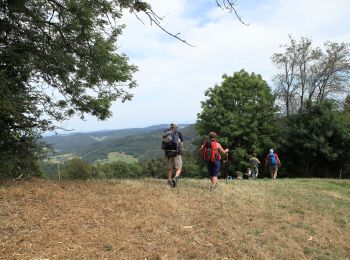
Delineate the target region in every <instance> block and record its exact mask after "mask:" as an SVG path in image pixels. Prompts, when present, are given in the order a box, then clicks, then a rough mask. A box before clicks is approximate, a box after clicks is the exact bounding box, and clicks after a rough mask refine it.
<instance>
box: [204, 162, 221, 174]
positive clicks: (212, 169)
mask: <svg viewBox="0 0 350 260" xmlns="http://www.w3.org/2000/svg"><path fill="white" fill-rule="evenodd" d="M207 166H208V172H209V175H210V177H215V176H216V177H218V176H219V174H220V160H216V161H215V162H208V163H207Z"/></svg>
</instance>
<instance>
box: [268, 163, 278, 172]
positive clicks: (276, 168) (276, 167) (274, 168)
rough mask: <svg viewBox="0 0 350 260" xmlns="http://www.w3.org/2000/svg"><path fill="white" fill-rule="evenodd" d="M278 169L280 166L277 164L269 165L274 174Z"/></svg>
mask: <svg viewBox="0 0 350 260" xmlns="http://www.w3.org/2000/svg"><path fill="white" fill-rule="evenodd" d="M277 171H278V166H277V165H269V172H270V174H274V172H277Z"/></svg>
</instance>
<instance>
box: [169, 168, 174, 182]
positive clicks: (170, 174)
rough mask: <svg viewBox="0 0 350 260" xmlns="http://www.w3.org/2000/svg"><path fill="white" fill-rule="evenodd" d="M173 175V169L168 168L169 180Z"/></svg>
mask: <svg viewBox="0 0 350 260" xmlns="http://www.w3.org/2000/svg"><path fill="white" fill-rule="evenodd" d="M172 175H173V170H172V169H168V180H171V176H172Z"/></svg>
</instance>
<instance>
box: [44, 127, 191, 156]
mask: <svg viewBox="0 0 350 260" xmlns="http://www.w3.org/2000/svg"><path fill="white" fill-rule="evenodd" d="M166 127H168V124H162V125H154V126H149V127H145V128H130V129H120V130H110V131H98V132H89V133H72V134H67V135H56V136H48V137H45V138H44V141H45V142H46V143H47V144H50V145H51V146H52V147H53V148H54V149H55V151H56V152H57V153H73V154H75V155H76V156H79V157H81V158H82V159H83V160H85V161H87V162H89V163H91V162H94V161H96V160H101V159H106V158H107V156H108V153H110V152H123V153H125V154H129V155H133V156H134V157H137V158H139V159H141V160H147V159H153V158H157V157H159V156H162V155H163V151H162V150H161V136H162V133H163V130H164V129H165V128H166ZM179 127H180V131H182V132H183V134H184V138H185V143H186V146H187V147H189V146H191V144H190V143H191V141H193V140H194V139H195V138H196V132H195V128H194V125H189V124H180V125H179Z"/></svg>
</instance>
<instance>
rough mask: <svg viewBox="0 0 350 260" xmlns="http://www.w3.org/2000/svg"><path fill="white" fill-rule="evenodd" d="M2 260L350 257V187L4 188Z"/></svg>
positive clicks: (0, 193)
mask: <svg viewBox="0 0 350 260" xmlns="http://www.w3.org/2000/svg"><path fill="white" fill-rule="evenodd" d="M0 259H37V260H38V259H350V181H349V180H329V179H328V180H320V179H296V180H291V179H277V180H276V181H271V180H254V181H253V180H233V181H229V183H228V184H225V182H224V181H222V182H221V183H220V185H219V188H218V191H217V192H216V193H211V192H209V181H208V180H192V179H188V180H187V179H181V180H180V181H179V185H178V187H177V188H175V189H173V188H170V187H168V186H167V185H166V181H165V180H151V179H146V180H122V181H86V182H78V181H61V182H58V181H48V180H41V179H33V180H29V181H18V182H5V183H2V184H1V185H0Z"/></svg>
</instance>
